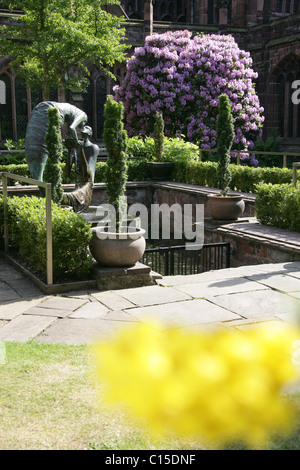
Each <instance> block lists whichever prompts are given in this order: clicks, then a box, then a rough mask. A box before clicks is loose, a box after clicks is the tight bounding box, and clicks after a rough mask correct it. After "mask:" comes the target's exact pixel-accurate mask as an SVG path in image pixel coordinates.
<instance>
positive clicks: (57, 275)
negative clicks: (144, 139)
mask: <svg viewBox="0 0 300 470" xmlns="http://www.w3.org/2000/svg"><path fill="white" fill-rule="evenodd" d="M0 222H1V223H0V227H1V231H2V233H1V240H3V238H2V237H3V200H2V198H0ZM8 223H9V234H10V238H11V239H12V240H13V243H14V246H15V248H16V249H17V250H18V252H19V254H20V256H21V257H22V258H23V259H24V260H26V261H28V262H29V263H30V264H31V265H32V266H35V267H36V268H37V269H38V270H40V271H41V272H42V273H44V274H45V273H46V272H47V249H46V209H45V199H44V198H38V197H34V196H32V197H27V196H25V197H12V198H9V199H8ZM91 235H92V232H91V228H90V224H88V223H87V222H86V220H85V219H84V217H83V216H81V215H79V214H76V213H75V212H73V211H70V210H67V209H63V208H61V207H60V206H59V205H57V204H54V203H52V243H53V277H54V280H55V281H58V280H60V279H63V278H65V276H66V275H67V276H68V278H74V279H85V278H87V276H88V274H89V270H90V267H91V262H92V258H91V255H90V253H89V249H88V247H89V242H90V239H91Z"/></svg>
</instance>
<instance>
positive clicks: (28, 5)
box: [0, 0, 126, 100]
mask: <svg viewBox="0 0 300 470" xmlns="http://www.w3.org/2000/svg"><path fill="white" fill-rule="evenodd" d="M9 3H10V4H11V6H12V7H13V8H15V9H16V10H21V11H23V12H24V14H23V15H22V18H21V20H20V21H16V19H15V18H12V20H11V22H10V23H9V24H8V25H0V34H1V41H0V56H1V55H2V56H4V57H5V56H6V57H12V58H13V60H12V66H13V67H14V70H17V71H18V74H19V75H21V76H23V78H25V80H26V81H27V82H28V84H29V85H30V87H31V88H32V89H34V88H35V89H40V88H42V89H43V99H44V100H47V99H49V93H50V90H51V89H57V88H58V87H62V88H68V89H72V90H73V91H75V90H76V91H80V90H82V89H84V88H85V87H86V86H87V84H88V81H87V76H88V75H89V70H88V67H87V66H88V65H96V66H97V67H99V68H101V69H103V70H106V66H108V67H111V66H112V65H113V64H114V62H115V61H120V62H121V61H122V60H123V59H124V51H125V50H126V45H125V44H124V42H123V38H124V35H125V30H124V28H121V20H122V19H121V18H118V17H117V16H114V15H111V14H110V13H108V11H106V10H105V9H104V8H103V4H105V5H109V4H114V3H116V2H115V0H105V2H103V1H99V0H85V1H84V2H83V1H82V0H72V1H69V0H14V1H13V2H9ZM74 69H76V74H74V73H72V71H74Z"/></svg>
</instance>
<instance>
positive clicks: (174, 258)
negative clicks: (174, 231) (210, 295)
mask: <svg viewBox="0 0 300 470" xmlns="http://www.w3.org/2000/svg"><path fill="white" fill-rule="evenodd" d="M141 262H142V263H144V264H146V265H148V266H150V267H151V269H152V271H155V272H157V273H159V274H161V275H162V276H175V275H188V274H198V273H202V272H205V271H210V270H216V269H224V268H229V267H230V243H211V244H205V245H203V246H202V245H199V246H197V245H194V246H193V249H189V250H187V249H186V246H185V245H183V246H171V247H159V248H149V249H146V250H145V253H144V256H143V258H142V259H141Z"/></svg>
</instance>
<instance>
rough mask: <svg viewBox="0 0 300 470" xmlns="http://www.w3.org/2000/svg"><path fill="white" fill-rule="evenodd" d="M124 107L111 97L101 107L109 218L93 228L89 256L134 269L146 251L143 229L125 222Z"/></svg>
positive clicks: (106, 262)
mask: <svg viewBox="0 0 300 470" xmlns="http://www.w3.org/2000/svg"><path fill="white" fill-rule="evenodd" d="M123 112H124V107H123V103H122V102H116V101H114V100H113V99H112V97H111V96H109V97H108V100H107V102H106V104H105V108H104V117H105V122H104V129H103V140H104V144H105V147H106V151H107V157H108V159H107V170H106V177H105V182H106V193H107V195H108V205H107V208H108V212H109V214H108V218H107V222H108V223H107V224H106V225H104V226H98V227H94V228H93V229H92V232H93V237H92V240H91V244H90V250H91V253H92V256H93V257H94V258H95V260H96V261H97V263H98V264H100V265H104V266H133V265H134V264H135V263H136V262H137V261H139V260H140V259H141V258H142V256H143V254H144V251H145V247H146V242H145V238H144V234H145V230H144V229H142V228H140V227H137V226H135V225H134V224H131V223H129V224H128V223H127V216H126V212H127V211H126V209H127V208H126V204H125V199H126V198H125V192H126V181H127V161H126V159H127V153H126V151H127V145H128V137H127V132H126V130H124V126H123Z"/></svg>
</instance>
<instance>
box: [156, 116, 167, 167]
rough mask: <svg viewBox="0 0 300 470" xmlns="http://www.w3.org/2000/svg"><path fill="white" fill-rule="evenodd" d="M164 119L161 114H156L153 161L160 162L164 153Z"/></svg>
mask: <svg viewBox="0 0 300 470" xmlns="http://www.w3.org/2000/svg"><path fill="white" fill-rule="evenodd" d="M164 129H165V124H164V118H163V115H162V114H161V113H158V112H157V113H156V116H155V121H154V149H155V160H156V161H158V162H161V161H162V159H163V153H164Z"/></svg>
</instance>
